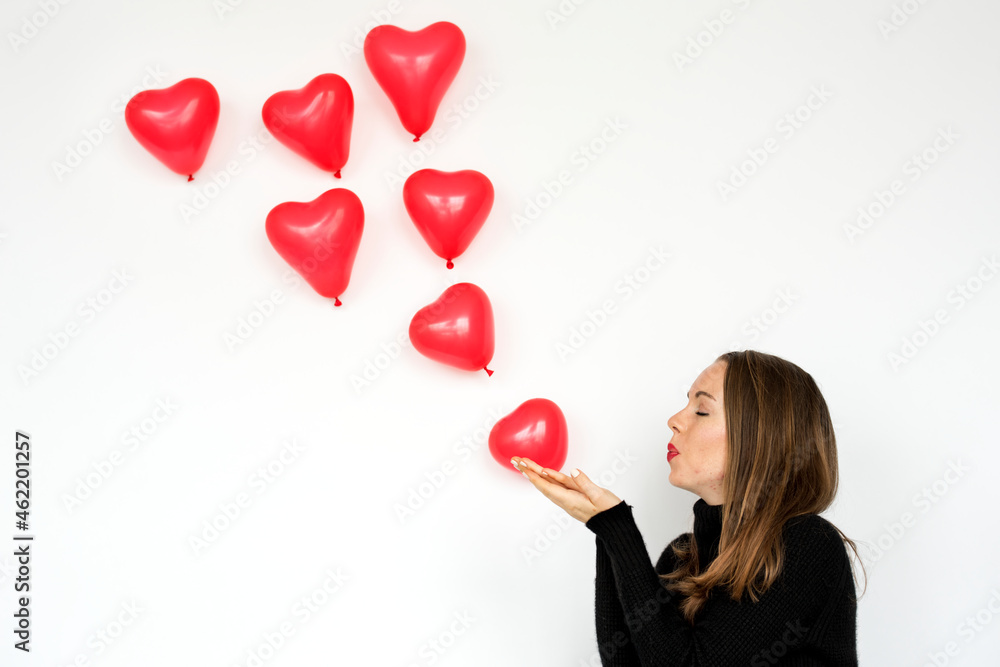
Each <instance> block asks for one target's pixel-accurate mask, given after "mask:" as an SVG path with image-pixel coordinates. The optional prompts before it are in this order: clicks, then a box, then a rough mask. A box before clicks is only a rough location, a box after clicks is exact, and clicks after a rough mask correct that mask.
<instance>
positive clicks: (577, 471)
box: [572, 468, 580, 477]
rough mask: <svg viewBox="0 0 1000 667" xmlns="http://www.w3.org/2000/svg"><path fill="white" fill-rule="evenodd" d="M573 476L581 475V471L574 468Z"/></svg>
mask: <svg viewBox="0 0 1000 667" xmlns="http://www.w3.org/2000/svg"><path fill="white" fill-rule="evenodd" d="M572 474H573V477H576V476H577V475H579V474H580V470H579V469H577V468H573V473H572Z"/></svg>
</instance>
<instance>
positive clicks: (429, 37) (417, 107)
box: [364, 21, 465, 141]
mask: <svg viewBox="0 0 1000 667" xmlns="http://www.w3.org/2000/svg"><path fill="white" fill-rule="evenodd" d="M364 51H365V62H366V63H368V69H369V70H371V73H372V76H374V77H375V80H376V81H377V82H378V85H379V86H381V87H382V90H384V91H385V94H386V95H388V96H389V101H390V102H392V106H393V107H395V109H396V114H397V115H399V120H401V121H402V123H403V127H405V128H406V129H407V131H409V132H410V133H412V134H413V135H415V136H414V138H413V140H414V141H419V140H420V135H422V134H423V133H424V132H426V131H427V130H428V129H429V128H430V126H431V124H432V123H433V122H434V116H435V115H436V114H437V110H438V106H440V104H441V99H442V98H443V97H444V94H445V91H447V90H448V86H450V85H451V82H452V81H453V80H454V79H455V75H456V74H458V68H459V67H461V65H462V60H463V59H464V58H465V35H463V34H462V31H461V30H460V29H459V27H458V26H457V25H455V24H454V23H449V22H448V21H439V22H437V23H432V24H431V25H429V26H427V27H426V28H424V29H423V30H417V31H415V32H411V31H409V30H403V29H402V28H397V27H396V26H394V25H380V26H376V27H374V28H372V29H371V30H370V31H369V32H368V35H367V36H366V37H365V46H364Z"/></svg>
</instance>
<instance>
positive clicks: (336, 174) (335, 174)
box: [333, 169, 340, 178]
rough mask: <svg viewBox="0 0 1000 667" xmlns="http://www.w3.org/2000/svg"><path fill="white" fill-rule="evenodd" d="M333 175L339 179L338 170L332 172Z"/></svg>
mask: <svg viewBox="0 0 1000 667" xmlns="http://www.w3.org/2000/svg"><path fill="white" fill-rule="evenodd" d="M333 175H334V176H336V177H337V178H340V170H339V169H338V170H337V171H335V172H333Z"/></svg>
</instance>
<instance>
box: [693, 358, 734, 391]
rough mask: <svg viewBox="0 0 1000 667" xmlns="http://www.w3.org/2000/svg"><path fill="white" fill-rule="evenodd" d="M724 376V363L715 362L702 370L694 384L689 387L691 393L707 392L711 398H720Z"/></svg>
mask: <svg viewBox="0 0 1000 667" xmlns="http://www.w3.org/2000/svg"><path fill="white" fill-rule="evenodd" d="M725 376H726V363H725V362H724V361H717V362H715V363H714V364H712V365H711V366H709V367H708V368H706V369H705V370H703V371H702V372H701V373H700V374H699V375H698V377H697V378H695V381H694V384H692V385H691V389H692V393H693V392H695V391H698V390H701V391H707V392H708V393H710V394H711V395H712V396H715V397H716V398H720V397H721V396H722V381H723V379H724V378H725Z"/></svg>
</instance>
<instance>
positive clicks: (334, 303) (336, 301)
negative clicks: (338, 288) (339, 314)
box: [333, 296, 341, 306]
mask: <svg viewBox="0 0 1000 667" xmlns="http://www.w3.org/2000/svg"><path fill="white" fill-rule="evenodd" d="M333 305H335V306H339V305H341V303H340V297H339V296H335V297H333Z"/></svg>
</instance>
